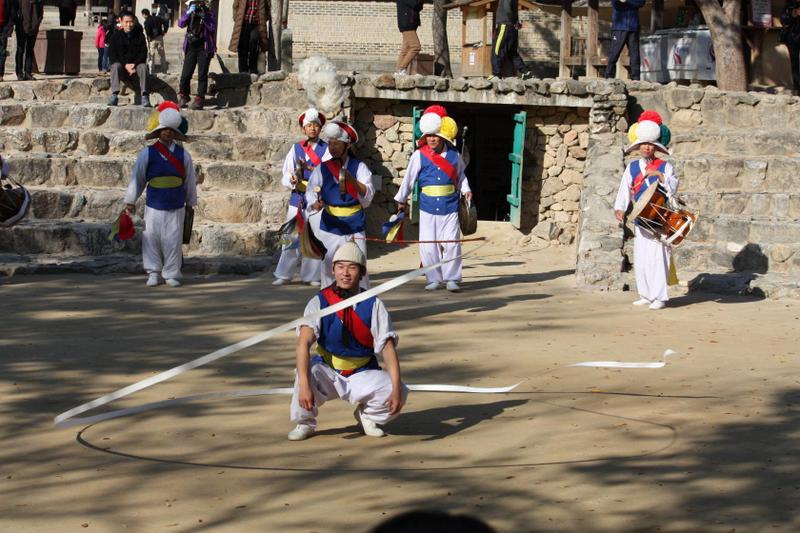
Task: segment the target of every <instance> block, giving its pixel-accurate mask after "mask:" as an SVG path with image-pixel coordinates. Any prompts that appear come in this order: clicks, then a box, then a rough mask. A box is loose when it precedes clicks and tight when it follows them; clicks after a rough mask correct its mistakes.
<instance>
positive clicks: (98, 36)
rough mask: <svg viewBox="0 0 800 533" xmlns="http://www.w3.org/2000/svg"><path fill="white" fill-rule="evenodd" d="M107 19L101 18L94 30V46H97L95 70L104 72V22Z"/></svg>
mask: <svg viewBox="0 0 800 533" xmlns="http://www.w3.org/2000/svg"><path fill="white" fill-rule="evenodd" d="M107 23H108V21H107V20H106V19H102V20H101V21H100V24H98V25H97V31H95V32H94V47H95V48H97V70H98V71H100V72H104V71H105V70H106V68H105V67H104V64H105V59H106V24H107Z"/></svg>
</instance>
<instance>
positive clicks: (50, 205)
mask: <svg viewBox="0 0 800 533" xmlns="http://www.w3.org/2000/svg"><path fill="white" fill-rule="evenodd" d="M29 191H30V193H31V211H30V216H31V217H32V218H34V219H95V220H101V221H110V220H114V219H115V218H116V217H117V216H118V215H119V213H120V211H121V209H122V206H123V198H124V196H125V189H87V188H82V187H66V188H65V187H55V188H39V187H30V188H29ZM197 200H198V205H197V209H196V212H195V222H196V223H200V224H202V223H207V222H209V223H210V222H218V223H233V224H241V223H247V224H255V223H264V224H269V225H273V226H274V225H280V224H282V223H283V221H284V220H285V214H286V209H287V206H288V202H289V193H288V192H286V191H282V192H267V193H257V192H228V191H224V192H223V191H204V190H202V189H201V190H200V191H198V198H197ZM137 205H138V208H139V210H138V215H139V216H140V217H141V216H143V212H144V202H143V201H142V200H140V201H139V202H138V203H137Z"/></svg>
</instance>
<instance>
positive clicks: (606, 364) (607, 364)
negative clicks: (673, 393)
mask: <svg viewBox="0 0 800 533" xmlns="http://www.w3.org/2000/svg"><path fill="white" fill-rule="evenodd" d="M677 353H678V352H676V351H673V350H670V349H669V348H668V349H666V350H664V353H663V355H662V356H661V361H660V362H653V363H625V362H622V361H586V362H583V363H573V364H571V365H568V366H589V367H594V368H664V367H665V366H667V356H670V355H675V354H677Z"/></svg>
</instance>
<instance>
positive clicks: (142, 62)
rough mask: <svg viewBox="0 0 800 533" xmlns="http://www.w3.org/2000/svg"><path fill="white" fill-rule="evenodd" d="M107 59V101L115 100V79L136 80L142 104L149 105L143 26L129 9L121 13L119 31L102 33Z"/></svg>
mask: <svg viewBox="0 0 800 533" xmlns="http://www.w3.org/2000/svg"><path fill="white" fill-rule="evenodd" d="M106 45H107V52H108V62H109V64H110V65H111V97H110V98H109V99H108V105H110V106H116V105H117V104H118V103H119V83H120V81H121V80H123V81H124V80H128V81H130V82H131V83H133V82H138V84H139V94H138V95H137V98H141V103H142V107H150V95H149V94H148V93H147V41H146V39H145V38H144V30H143V29H142V27H141V26H140V25H139V24H137V23H136V17H134V16H133V13H124V14H123V15H122V31H119V30H114V31H113V32H112V33H111V35H110V36H109V37H106Z"/></svg>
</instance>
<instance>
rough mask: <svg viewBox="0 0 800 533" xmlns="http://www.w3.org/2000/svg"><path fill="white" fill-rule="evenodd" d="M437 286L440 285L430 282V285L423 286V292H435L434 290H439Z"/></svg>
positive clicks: (436, 282)
mask: <svg viewBox="0 0 800 533" xmlns="http://www.w3.org/2000/svg"><path fill="white" fill-rule="evenodd" d="M439 286H440V283H439V282H438V281H432V282H431V283H428V284H427V285H425V290H426V291H435V290H436V289H438V288H439Z"/></svg>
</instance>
